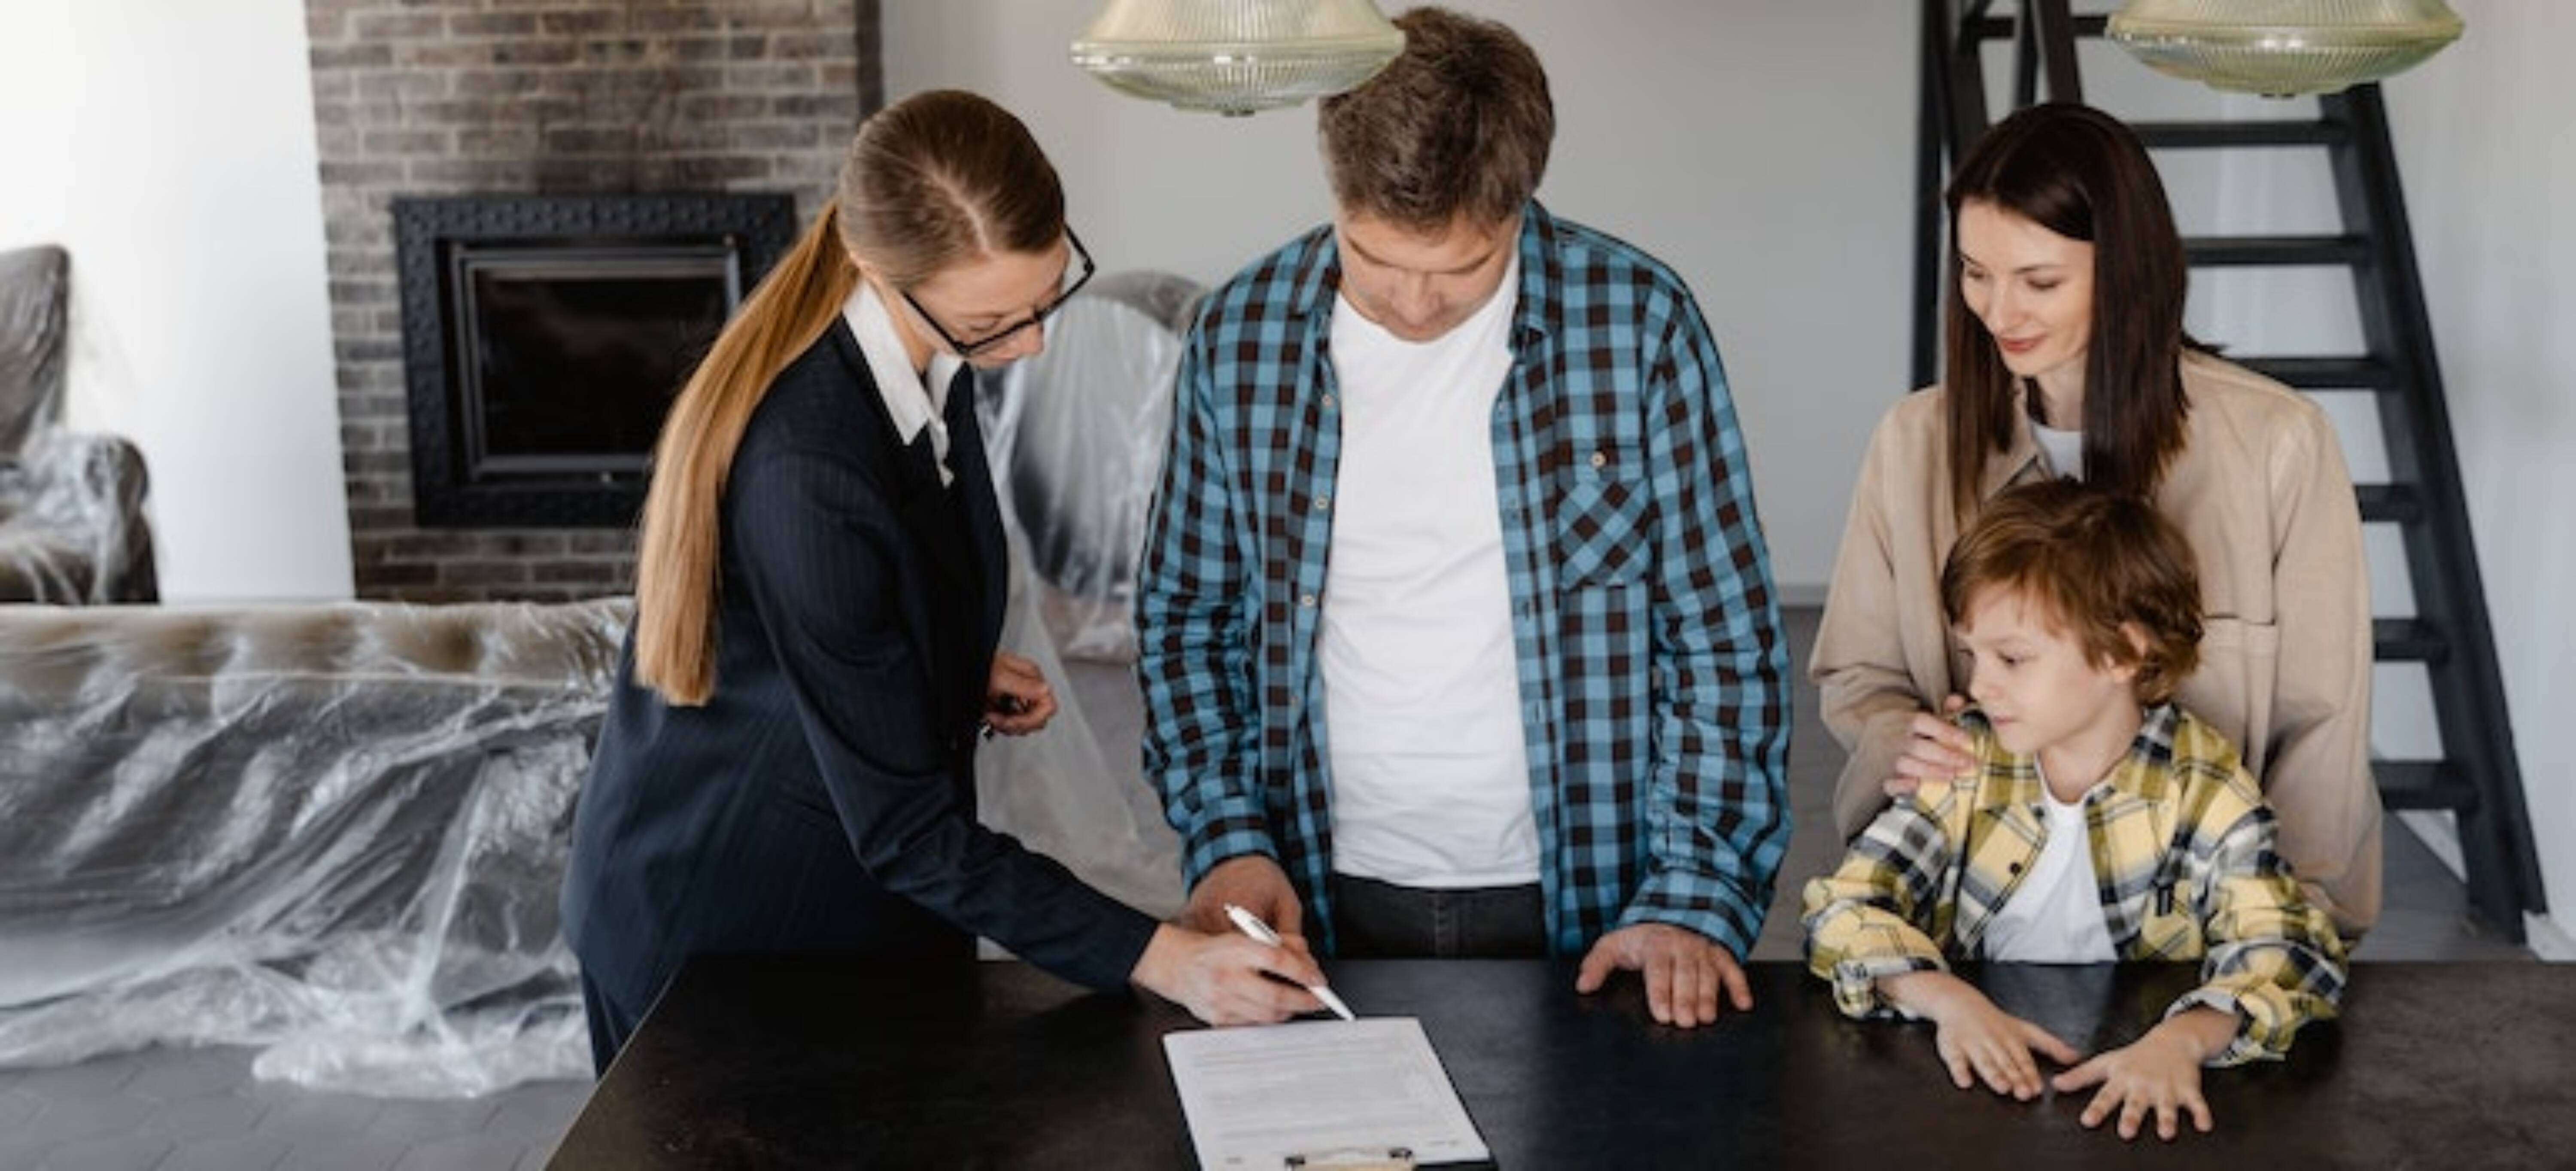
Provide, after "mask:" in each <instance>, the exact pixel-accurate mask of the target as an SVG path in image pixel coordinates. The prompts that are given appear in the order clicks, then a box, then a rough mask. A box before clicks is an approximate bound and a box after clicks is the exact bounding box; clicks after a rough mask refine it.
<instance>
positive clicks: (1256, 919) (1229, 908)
mask: <svg viewBox="0 0 2576 1171" xmlns="http://www.w3.org/2000/svg"><path fill="white" fill-rule="evenodd" d="M1225 917H1226V918H1228V919H1232V920H1234V925H1235V926H1236V927H1239V928H1241V929H1242V930H1243V933H1244V934H1246V935H1249V936H1251V937H1253V938H1254V939H1257V940H1260V941H1261V942H1262V943H1263V944H1264V945H1267V946H1270V947H1282V946H1285V943H1284V941H1282V940H1281V939H1280V938H1279V933H1278V932H1276V931H1273V930H1271V929H1270V925H1269V924H1267V923H1264V922H1262V921H1261V916H1259V915H1255V914H1253V913H1252V912H1250V911H1247V910H1244V909H1243V908H1241V907H1238V906H1236V905H1234V904H1233V903H1227V904H1226V905H1225ZM1304 987H1305V989H1306V991H1308V992H1311V993H1313V994H1314V995H1315V999H1317V1000H1320V1001H1323V1002H1324V1007H1326V1008H1329V1009H1331V1010H1333V1015H1335V1016H1338V1017H1340V1018H1342V1019H1343V1020H1346V1021H1354V1020H1358V1019H1359V1018H1358V1017H1356V1016H1353V1015H1351V1006H1349V1005H1347V1004H1344V1003H1342V998H1341V997H1339V996H1335V995H1333V990H1332V989H1330V988H1327V987H1325V986H1324V985H1323V984H1321V983H1315V984H1307V985H1304Z"/></svg>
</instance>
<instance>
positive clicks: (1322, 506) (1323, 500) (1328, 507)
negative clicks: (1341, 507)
mask: <svg viewBox="0 0 2576 1171" xmlns="http://www.w3.org/2000/svg"><path fill="white" fill-rule="evenodd" d="M1332 510H1333V498H1332V497H1330V496H1318V497H1316V498H1315V511H1317V512H1331V511H1332Z"/></svg>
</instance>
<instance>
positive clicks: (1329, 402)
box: [1324, 394, 1333, 411]
mask: <svg viewBox="0 0 2576 1171" xmlns="http://www.w3.org/2000/svg"><path fill="white" fill-rule="evenodd" d="M1324 409H1325V410H1328V411H1329V410H1332V409H1333V396H1331V395H1329V394H1328V395H1325V396H1324Z"/></svg>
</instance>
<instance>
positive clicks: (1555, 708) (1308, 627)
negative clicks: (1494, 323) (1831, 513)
mask: <svg viewBox="0 0 2576 1171" xmlns="http://www.w3.org/2000/svg"><path fill="white" fill-rule="evenodd" d="M1519 248H1520V273H1521V277H1520V286H1519V288H1518V290H1517V295H1518V303H1517V308H1516V312H1515V315H1514V318H1513V325H1512V340H1511V346H1512V350H1513V355H1514V361H1513V367H1512V371H1511V373H1510V374H1509V375H1508V377H1507V378H1506V380H1505V382H1504V384H1503V386H1502V388H1501V390H1500V392H1499V393H1498V395H1497V396H1496V399H1495V411H1494V424H1493V443H1494V468H1495V485H1494V487H1495V506H1496V507H1497V508H1499V509H1501V511H1502V526H1503V545H1504V558H1505V561H1506V563H1507V566H1508V572H1509V576H1510V586H1511V599H1512V607H1513V610H1512V618H1513V625H1514V627H1515V630H1516V635H1515V644H1516V651H1517V657H1518V661H1519V674H1520V678H1519V685H1520V696H1521V703H1522V708H1523V712H1522V724H1523V727H1524V729H1525V736H1526V743H1527V749H1528V756H1529V762H1530V792H1531V794H1532V798H1533V799H1532V802H1531V804H1532V808H1533V810H1534V812H1535V816H1536V821H1537V825H1538V835H1539V850H1540V857H1541V863H1540V884H1541V888H1542V891H1543V894H1544V898H1545V902H1546V908H1547V928H1548V935H1549V939H1550V942H1551V945H1552V947H1553V949H1554V950H1555V951H1556V952H1557V953H1559V954H1566V955H1578V954H1581V953H1582V951H1583V950H1584V949H1586V948H1588V947H1589V946H1590V945H1591V944H1592V942H1593V941H1594V940H1596V939H1598V938H1599V937H1600V936H1601V935H1602V934H1603V933H1604V932H1607V931H1609V930H1612V929H1614V928H1618V927H1625V926H1629V925H1632V924H1637V923H1650V922H1652V923H1668V924H1673V925H1676V926H1680V927H1685V928H1688V929H1690V930H1693V931H1696V932H1699V933H1700V934H1702V935H1705V936H1707V937H1708V938H1710V939H1712V940H1714V941H1716V942H1717V943H1719V944H1721V945H1723V946H1724V947H1726V948H1727V949H1728V950H1729V951H1731V952H1733V953H1734V954H1735V955H1736V956H1737V957H1738V958H1739V959H1740V958H1742V957H1743V956H1744V955H1745V954H1746V952H1747V951H1748V949H1750V948H1751V947H1752V944H1753V940H1754V937H1755V936H1756V935H1758V934H1760V932H1761V928H1762V919H1763V914H1764V912H1765V910H1766V909H1767V908H1768V906H1769V904H1770V901H1771V888H1772V878H1773V872H1774V871H1775V870H1777V869H1778V867H1779V863H1780V857H1781V854H1782V852H1783V851H1784V850H1785V849H1786V847H1787V845H1788V840H1789V810H1788V804H1787V801H1786V799H1785V796H1784V793H1783V790H1782V785H1783V782H1784V779H1785V776H1786V772H1785V770H1786V765H1787V755H1788V734H1789V690H1788V687H1787V684H1786V681H1785V680H1786V670H1787V656H1786V649H1785V647H1784V645H1783V644H1782V642H1781V630H1780V622H1779V612H1778V609H1777V606H1776V604H1775V602H1774V599H1773V596H1772V585H1771V568H1770V559H1769V556H1768V554H1767V553H1766V551H1765V550H1764V547H1763V543H1762V534H1761V528H1760V525H1759V523H1758V521H1757V519H1756V517H1755V515H1754V509H1753V480H1752V472H1751V469H1750V467H1749V466H1748V465H1747V463H1746V457H1745V450H1744V441H1743V436H1742V434H1741V433H1740V432H1739V431H1738V430H1737V428H1736V421H1735V409H1734V405H1733V402H1732V400H1730V399H1729V398H1728V396H1727V388H1726V377H1725V374H1724V372H1723V371H1722V370H1721V369H1720V368H1719V364H1718V355H1717V347H1716V344H1715V342H1714V341H1712V340H1711V338H1710V337H1709V332H1708V326H1707V324H1706V323H1705V322H1704V321H1703V320H1702V319H1701V317H1700V313H1699V308H1698V306H1697V304H1696V303H1695V302H1694V301H1693V300H1692V298H1691V295H1690V291H1689V290H1688V288H1686V287H1685V286H1684V285H1683V283H1682V281H1681V279H1680V278H1679V277H1678V276H1677V275H1675V274H1674V273H1673V272H1672V270H1671V269H1669V268H1666V267H1665V266H1664V265H1663V264H1661V263H1660V262H1658V261H1656V260H1655V259H1653V258H1652V257H1650V256H1647V255H1646V254H1644V253H1642V252H1640V251H1638V250H1636V249H1635V248H1632V247H1630V246H1628V245H1627V244H1625V243H1622V242H1620V241H1618V240H1616V239H1613V238H1611V237H1610V236H1608V235H1605V234H1603V233H1600V232H1597V231H1594V230H1592V229H1589V228H1585V227H1583V226H1581V225H1578V224H1575V223H1571V222H1568V221H1565V220H1560V219H1556V218H1554V217H1552V216H1550V215H1549V214H1548V213H1547V211H1546V210H1545V209H1544V208H1542V207H1540V206H1539V205H1537V204H1535V203H1532V204H1530V205H1529V207H1528V209H1527V211H1526V213H1525V214H1524V215H1523V216H1522V222H1521V230H1520V241H1519ZM1340 277H1341V269H1340V265H1339V262H1338V258H1337V253H1336V251H1335V245H1334V238H1333V234H1332V231H1331V229H1330V228H1329V226H1327V227H1323V228H1318V229H1316V230H1315V231H1313V232H1311V233H1308V234H1307V235H1306V236H1304V237H1301V238H1300V239H1298V240H1296V241H1294V242H1292V243H1290V244H1289V245H1288V246H1286V247H1285V248H1282V249H1280V250H1279V251H1277V252H1275V253H1273V254H1271V255H1270V256H1268V257H1267V258H1265V259H1263V260H1261V261H1259V262H1257V263H1255V264H1254V265H1253V266H1251V267H1250V268H1247V269H1246V270H1244V271H1243V272H1242V273H1240V274H1238V275H1237V276H1236V277H1234V278H1233V279H1232V280H1231V281H1229V282H1228V283H1227V284H1225V285H1224V286H1223V287H1221V288H1219V289H1217V290H1216V291H1215V292H1214V293H1213V294H1212V295H1210V297H1209V299H1208V302H1207V304H1206V306H1205V307H1204V309H1203V310H1202V311H1201V314H1200V317H1199V321H1198V323H1197V325H1196V327H1195V328H1194V329H1193V330H1192V331H1191V333H1190V337H1189V340H1188V343H1187V346H1186V348H1185V350H1184V352H1183V355H1182V359H1181V368H1180V375H1179V385H1178V391H1177V393H1178V398H1177V401H1176V404H1175V409H1174V412H1173V422H1172V436H1171V445H1170V448H1169V451H1168V454H1167V456H1166V458H1165V462H1164V467H1163V479H1162V486H1161V491H1160V493H1159V495H1158V496H1157V498H1156V501H1155V504H1154V508H1153V512H1152V515H1151V518H1150V521H1151V528H1150V531H1149V532H1148V533H1147V535H1146V539H1145V548H1144V551H1143V563H1142V566H1141V568H1140V570H1139V581H1138V586H1137V600H1136V619H1137V621H1136V626H1137V634H1138V650H1139V658H1138V663H1137V670H1138V675H1139V679H1140V682H1141V684H1142V687H1143V690H1144V698H1145V709H1146V710H1145V734H1144V765H1145V772H1146V775H1147V777H1148V778H1149V780H1150V781H1151V782H1152V783H1153V784H1154V785H1155V786H1156V787H1157V788H1158V789H1159V790H1160V793H1161V795H1162V799H1163V802H1164V808H1165V812H1166V815H1167V816H1168V818H1169V819H1170V821H1171V823H1172V825H1173V827H1174V828H1175V829H1177V830H1179V831H1180V834H1181V839H1182V852H1183V859H1182V865H1183V869H1184V871H1185V877H1186V878H1187V879H1188V880H1189V882H1190V883H1191V884H1192V885H1195V884H1196V883H1197V882H1198V881H1199V879H1200V878H1201V877H1202V876H1204V875H1205V874H1206V873H1207V872H1208V870H1209V869H1210V868H1212V867H1214V866H1215V865H1216V864H1218V863H1220V862H1223V861H1225V860H1226V859H1228V858H1232V857H1236V856H1239V855H1243V854H1248V853H1260V854H1267V855H1269V856H1271V857H1273V858H1275V859H1277V860H1278V861H1279V863H1280V864H1281V867H1282V868H1283V869H1284V870H1286V872H1287V874H1288V877H1289V880H1290V881H1291V882H1292V883H1293V884H1294V885H1295V886H1296V888H1297V890H1298V893H1299V895H1300V897H1301V898H1302V899H1303V900H1304V902H1305V904H1306V907H1307V910H1308V914H1309V922H1308V925H1307V933H1308V935H1309V936H1310V938H1312V939H1314V941H1315V942H1316V943H1317V945H1318V946H1319V948H1320V949H1321V950H1322V951H1324V952H1325V953H1326V954H1330V952H1331V949H1332V933H1331V923H1332V917H1331V907H1330V906H1329V905H1328V899H1327V895H1326V888H1325V878H1326V876H1327V875H1328V874H1329V873H1330V870H1331V851H1332V840H1331V839H1332V814H1331V804H1330V803H1331V783H1330V779H1329V778H1328V776H1327V775H1326V768H1325V761H1326V759H1327V754H1326V752H1325V749H1324V745H1325V740H1324V735H1325V729H1324V725H1323V714H1322V713H1323V702H1322V699H1323V680H1322V672H1321V671H1320V670H1319V669H1318V667H1317V663H1316V655H1315V643H1316V631H1317V627H1318V625H1319V618H1320V608H1321V607H1322V606H1323V605H1326V604H1329V600H1328V599H1326V598H1325V597H1324V596H1323V593H1324V580H1325V573H1324V569H1325V566H1324V562H1325V555H1326V552H1327V550H1328V549H1329V548H1330V546H1331V517H1330V514H1329V512H1328V511H1327V510H1326V509H1324V508H1321V507H1318V502H1319V501H1321V500H1325V499H1329V498H1330V496H1331V494H1332V489H1333V476H1334V468H1335V460H1336V456H1337V453H1338V451H1339V448H1340V435H1341V432H1340V415H1339V413H1338V411H1337V409H1336V406H1335V386H1334V379H1333V367H1332V362H1331V360H1330V355H1329V354H1328V353H1327V342H1328V339H1329V337H1330V333H1331V325H1332V306H1333V301H1334V297H1335V295H1336V291H1337V290H1338V289H1339V287H1340ZM1466 487H1467V486H1465V485H1462V486H1461V489H1462V490H1466Z"/></svg>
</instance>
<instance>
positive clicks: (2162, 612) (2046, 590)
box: [1941, 479, 2201, 703]
mask: <svg viewBox="0 0 2576 1171" xmlns="http://www.w3.org/2000/svg"><path fill="white" fill-rule="evenodd" d="M1997 589H2002V590H2010V591H2012V592H2013V593H2014V594H2016V595H2018V596H2019V597H2020V598H2021V599H2022V600H2023V602H2024V603H2025V604H2027V605H2032V606H2036V607H2037V608H2038V609H2039V610H2041V611H2042V612H2043V613H2044V614H2046V615H2047V620H2048V621H2049V622H2050V623H2051V624H2052V625H2054V626H2055V627H2056V628H2057V630H2058V631H2059V633H2061V634H2063V635H2065V636H2067V637H2070V638H2073V639H2074V640H2075V641H2076V642H2077V643H2078V644H2080V645H2082V646H2083V648H2084V657H2085V659H2086V660H2087V661H2088V662H2090V663H2092V664H2093V665H2094V666H2095V667H2097V668H2098V667H2108V666H2115V665H2120V666H2135V667H2136V668H2137V669H2138V673H2137V678H2136V679H2135V680H2134V681H2133V684H2132V685H2133V687H2134V689H2135V691H2136V693H2137V697H2138V702H2140V703H2163V702H2164V701H2166V700H2168V699H2171V698H2173V694H2174V691H2175V690H2176V689H2178V688H2180V687H2181V686H2182V681H2183V680H2184V679H2186V678H2188V677H2190V675H2191V672H2192V668H2194V667H2197V666H2199V665H2200V629H2201V622H2200V580H2199V575H2198V574H2197V573H2196V572H2194V569H2193V562H2192V554H2191V543H2190V542H2189V541H2187V540H2185V539H2184V538H2183V535H2182V532H2181V530H2179V529H2176V528H2175V527H2174V525H2173V522H2171V521H2169V520H2166V519H2165V518H2164V516H2163V514H2161V513H2158V512H2157V511H2156V510H2155V506H2154V505H2151V504H2149V503H2147V502H2146V501H2145V500H2144V499H2141V498H2139V497H2137V496H2132V495H2129V494H2127V493H2123V492H2116V491H2113V490H2111V489H2108V488H2105V487H2103V486H2101V485H2099V484H2094V483H2090V482H2085V481H2078V480H2062V479H2050V480H2042V481H2037V482H2033V483H2028V484H2023V485H2020V486H2018V487H2015V488H2012V489H2009V490H2007V491H2005V492H2003V493H2002V494H2001V495H1998V496H1996V497H1995V498H1994V501H1993V502H1992V503H1990V504H1988V505H1987V506H1986V508H1985V510H1984V511H1983V512H1980V513H1979V514H1978V515H1977V520H1976V523H1975V524H1973V525H1971V526H1970V527H1969V529H1968V531H1967V532H1966V533H1965V534H1964V535H1962V536H1961V537H1960V538H1959V543H1958V544H1956V545H1954V546H1951V548H1950V559H1949V561H1948V563H1946V564H1944V565H1943V566H1942V567H1941V611H1942V613H1943V614H1944V615H1945V616H1946V617H1948V618H1949V620H1950V624H1951V625H1952V626H1957V625H1958V624H1959V623H1960V622H1961V621H1962V620H1964V619H1965V618H1966V616H1967V613H1968V607H1969V606H1970V604H1972V603H1974V602H1975V601H1976V600H1977V599H1978V598H1979V597H1980V596H1982V595H1984V594H1985V593H1986V592H1987V591H1989V590H1997ZM2132 628H2134V629H2135V630H2136V631H2138V633H2140V634H2142V635H2144V636H2145V642H2146V647H2145V650H2144V652H2143V653H2141V652H2140V649H2139V647H2138V646H2137V644H2135V643H2133V642H2131V641H2130V635H2129V631H2130V630H2131V629H2132Z"/></svg>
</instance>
